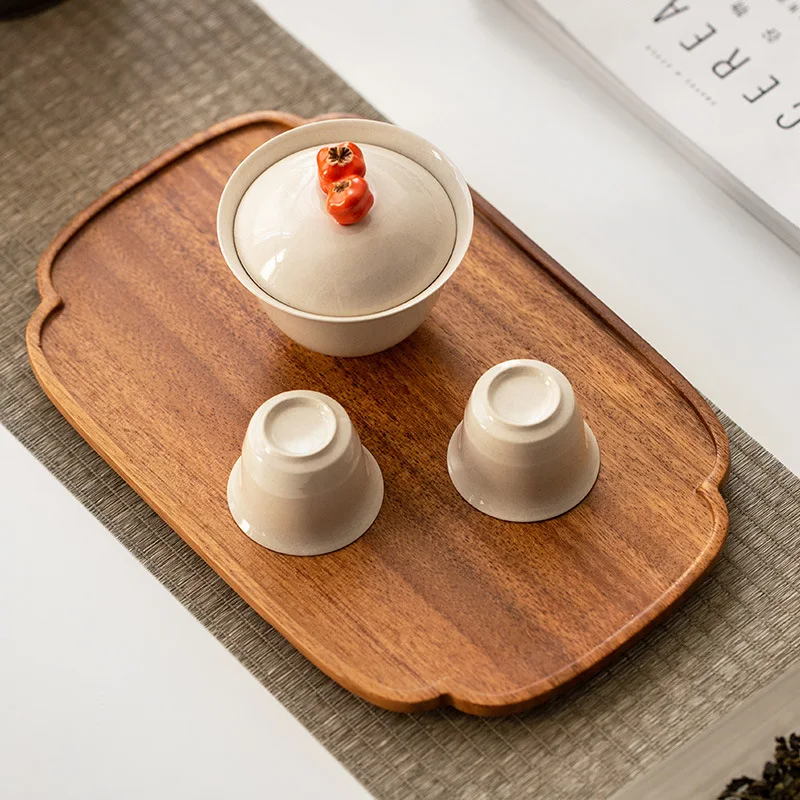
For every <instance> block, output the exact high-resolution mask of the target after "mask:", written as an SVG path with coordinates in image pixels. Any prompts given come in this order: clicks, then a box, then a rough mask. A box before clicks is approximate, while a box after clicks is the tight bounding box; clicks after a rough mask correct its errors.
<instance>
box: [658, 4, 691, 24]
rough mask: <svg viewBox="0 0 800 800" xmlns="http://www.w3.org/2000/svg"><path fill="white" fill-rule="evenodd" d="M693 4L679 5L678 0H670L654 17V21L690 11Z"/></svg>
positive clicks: (661, 20) (660, 20)
mask: <svg viewBox="0 0 800 800" xmlns="http://www.w3.org/2000/svg"><path fill="white" fill-rule="evenodd" d="M690 7H691V6H679V5H678V0H670V2H669V3H667V4H666V5H665V6H664V8H662V9H661V11H659V12H658V14H656V15H655V17H653V22H663V21H664V20H665V19H671V18H672V17H677V16H678V14H680V13H682V12H683V11H688V10H689V8H690Z"/></svg>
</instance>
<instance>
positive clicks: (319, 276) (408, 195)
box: [234, 143, 456, 316]
mask: <svg viewBox="0 0 800 800" xmlns="http://www.w3.org/2000/svg"><path fill="white" fill-rule="evenodd" d="M331 144H332V143H331ZM318 150H319V148H317V147H310V148H307V149H306V150H301V151H300V152H298V153H293V154H292V155H290V156H287V157H286V158H284V159H282V160H281V161H279V162H278V163H277V164H274V165H273V166H271V167H270V168H269V169H268V170H266V171H265V172H263V173H262V174H261V175H259V176H258V178H256V180H255V181H253V183H252V184H251V185H250V187H249V188H248V189H247V191H246V192H245V194H244V197H243V198H242V201H241V203H240V204H239V208H238V210H237V212H236V218H235V222H234V239H235V243H236V251H237V253H238V255H239V259H240V260H241V262H242V264H243V265H244V268H245V269H246V270H247V272H248V274H249V275H250V277H251V278H252V279H253V280H254V281H255V282H256V283H257V284H258V285H259V286H260V287H261V288H262V289H264V291H265V292H267V293H268V294H269V295H271V296H272V297H274V298H275V299H276V300H280V301H281V302H282V303H285V304H286V305H289V306H292V307H293V308H297V309H300V310H301V311H310V312H312V313H315V314H327V315H330V316H357V315H359V314H372V313H374V312H376V311H385V310H386V309H387V308H391V307H392V306H396V305H398V304H400V303H402V302H404V301H405V300H408V299H409V298H411V297H414V296H415V295H418V294H419V293H420V292H421V291H423V290H424V289H426V288H427V287H428V286H430V284H431V283H433V281H434V280H435V279H436V276H437V275H438V274H439V273H440V272H441V271H442V270H443V269H444V265H445V264H446V263H447V260H448V259H449V258H450V254H451V253H452V252H453V245H454V243H455V239H456V218H455V212H454V211H453V206H452V204H451V203H450V200H449V198H448V197H447V193H446V192H445V190H444V189H443V188H442V185H441V184H440V183H439V181H437V180H436V178H434V177H433V175H431V173H430V172H428V171H427V170H425V169H423V168H422V167H421V166H420V165H419V164H417V163H416V161H412V160H411V159H410V158H408V157H406V156H404V155H401V154H400V153H395V152H394V151H392V150H387V149H386V148H384V147H374V146H372V145H364V146H363V147H362V150H363V152H364V158H365V160H366V163H367V178H368V181H369V186H370V189H371V191H372V193H373V195H374V196H375V204H374V205H373V207H372V209H371V210H370V212H369V213H368V214H367V216H366V217H365V218H364V219H363V220H361V221H360V222H358V223H356V224H354V225H346V226H345V225H339V224H338V223H337V222H336V221H335V220H334V219H333V217H331V215H330V214H328V212H327V211H326V210H325V199H326V196H325V195H324V194H323V192H322V190H321V189H320V187H319V181H318V178H317V159H316V156H317V152H318Z"/></svg>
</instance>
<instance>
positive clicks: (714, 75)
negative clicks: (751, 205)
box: [538, 0, 800, 225]
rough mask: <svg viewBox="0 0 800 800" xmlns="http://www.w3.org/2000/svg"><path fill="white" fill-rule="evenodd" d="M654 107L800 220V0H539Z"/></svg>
mask: <svg viewBox="0 0 800 800" xmlns="http://www.w3.org/2000/svg"><path fill="white" fill-rule="evenodd" d="M538 3H539V6H540V7H541V8H542V9H543V10H545V11H546V12H547V13H548V14H550V16H551V17H553V19H554V20H555V21H556V22H558V23H559V25H561V26H562V27H563V29H564V30H565V31H566V32H567V33H569V34H570V35H571V36H572V37H573V38H574V39H575V40H576V41H577V42H578V43H579V44H580V45H582V46H583V47H584V48H585V49H586V50H587V51H588V52H589V53H590V54H591V55H592V56H593V57H594V58H595V59H596V60H597V61H598V62H599V63H600V64H601V65H602V66H603V67H605V68H606V69H607V70H608V71H609V72H610V73H611V74H612V75H613V76H614V77H615V78H617V79H618V80H619V81H620V82H621V83H622V84H623V85H625V86H626V87H627V88H628V89H630V90H631V91H632V92H634V93H635V94H636V95H638V97H639V98H640V99H641V100H642V101H643V102H644V103H645V104H647V105H648V106H649V107H650V108H651V109H652V110H653V111H655V112H656V113H657V114H659V115H660V116H661V117H663V118H664V119H665V120H666V121H667V122H668V123H669V124H671V125H672V126H673V127H675V128H676V129H677V130H678V131H680V132H681V133H683V134H684V135H685V136H686V137H687V138H688V139H690V140H691V141H692V142H693V143H694V144H695V145H697V146H698V147H699V148H700V149H701V150H702V151H704V152H705V153H706V154H707V155H708V156H710V158H712V159H713V160H714V161H716V162H717V163H718V164H719V165H720V166H722V167H723V168H724V169H725V170H727V171H728V172H730V173H731V174H732V175H733V176H734V177H735V178H737V179H738V180H739V181H740V182H741V183H742V184H744V186H745V187H747V188H748V189H749V190H750V191H752V192H753V193H754V194H756V195H758V196H759V197H761V198H762V199H763V200H764V201H765V202H766V203H767V204H768V205H769V206H771V207H772V208H774V209H775V210H776V211H777V212H778V214H780V215H781V216H783V217H785V218H786V219H788V220H789V221H790V222H791V223H792V224H794V225H800V0H637V2H630V0H538Z"/></svg>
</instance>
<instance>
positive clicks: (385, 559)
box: [27, 112, 729, 714]
mask: <svg viewBox="0 0 800 800" xmlns="http://www.w3.org/2000/svg"><path fill="white" fill-rule="evenodd" d="M301 123H302V120H300V119H299V118H297V117H294V116H291V115H286V114H277V113H272V112H257V113H254V114H249V115H246V116H244V117H238V118H236V119H233V120H230V121H228V122H225V123H222V124H220V125H218V126H216V127H214V128H212V129H211V130H209V131H207V132H205V133H202V134H200V135H198V136H196V137H193V138H192V139H190V140H188V141H187V142H184V143H183V144H181V145H179V146H178V147H176V148H174V149H173V150H171V151H169V152H168V153H165V154H164V155H163V156H161V157H160V158H158V159H156V160H155V161H154V162H152V163H151V164H149V165H147V166H145V167H143V168H142V169H141V170H139V171H138V172H137V173H135V174H134V175H132V176H131V177H130V178H128V179H127V180H125V181H123V182H122V183H121V184H119V185H118V186H116V187H115V188H114V189H112V190H111V191H110V192H108V193H107V194H106V195H104V196H103V197H101V198H100V199H99V200H98V201H97V202H96V203H95V204H94V205H92V206H91V207H90V208H89V209H87V210H86V211H85V212H83V213H82V214H81V215H79V216H78V217H77V218H76V219H75V220H74V221H73V222H72V223H71V224H70V225H69V226H68V227H67V228H66V229H65V230H64V231H63V232H62V233H61V234H60V235H59V236H58V238H57V239H56V240H55V241H54V242H53V244H52V245H51V246H50V248H49V249H48V250H47V252H46V253H45V254H44V256H43V258H42V260H41V262H40V264H39V270H38V281H39V289H40V292H41V296H42V302H41V305H40V306H39V308H38V309H37V310H36V312H35V313H34V315H33V317H32V318H31V321H30V324H29V326H28V331H27V337H28V352H29V355H30V359H31V364H32V366H33V369H34V372H35V373H36V376H37V378H38V380H39V382H40V383H41V385H42V386H43V388H44V389H45V391H46V392H47V393H48V395H49V396H50V398H51V399H52V400H53V402H54V403H55V405H56V406H57V407H58V408H59V409H60V410H61V412H62V413H63V414H64V415H65V416H66V417H67V419H68V420H69V421H70V422H71V423H72V424H73V425H74V426H75V428H77V430H78V431H79V432H80V433H81V434H82V435H83V436H84V437H85V438H86V439H87V441H88V442H89V443H90V444H91V445H92V446H93V447H94V448H95V449H96V450H97V451H98V452H99V453H100V454H101V455H102V456H103V457H104V458H105V459H106V461H108V463H109V464H111V466H112V467H113V468H114V469H116V470H117V471H118V472H119V473H120V474H121V475H122V476H123V477H124V478H125V480H127V481H128V483H130V484H131V486H133V488H134V489H135V490H136V491H137V492H138V493H139V494H140V495H141V496H142V497H143V498H144V499H145V500H146V501H147V502H148V503H149V504H150V505H151V506H152V507H153V508H154V509H155V510H156V511H157V512H158V513H159V514H160V515H161V516H162V517H163V518H164V519H165V520H166V521H167V522H168V523H169V524H170V525H171V526H172V527H173V528H174V529H175V531H176V532H177V533H178V534H179V535H180V536H181V537H182V538H183V539H185V540H186V541H187V542H188V543H189V544H190V545H191V546H192V547H193V548H194V549H195V550H196V551H197V552H198V553H199V554H200V555H201V556H202V557H203V558H204V559H205V560H206V561H207V562H208V563H209V564H210V565H211V567H213V568H214V569H215V570H216V571H217V572H218V573H219V574H220V575H221V576H222V577H223V578H224V579H225V580H226V581H227V582H228V583H229V584H230V585H231V586H232V587H233V588H234V589H235V590H236V591H237V592H238V593H239V594H240V595H241V596H242V597H243V598H245V600H246V601H247V602H248V603H250V605H252V606H253V608H255V609H256V610H257V611H258V613H259V614H261V615H262V616H263V617H264V618H265V619H267V620H268V621H269V622H270V623H271V624H272V625H274V626H275V627H276V628H277V629H278V630H279V631H280V632H281V633H282V634H283V635H284V636H286V637H287V638H288V639H289V640H290V641H291V642H292V643H293V644H294V645H295V646H296V647H297V648H298V649H299V650H300V651H301V652H303V653H304V654H305V655H306V656H307V657H308V658H309V659H310V660H311V661H313V662H314V663H315V664H316V665H317V666H318V667H319V668H320V669H321V670H323V671H324V672H325V673H327V674H328V675H329V676H330V677H331V678H333V679H334V680H336V681H338V682H339V683H341V684H342V685H343V686H345V687H346V688H348V689H350V690H351V691H353V692H355V693H357V694H359V695H361V696H362V697H364V698H366V699H367V700H369V701H371V702H373V703H376V704H378V705H380V706H383V707H385V708H389V709H394V710H398V711H413V710H423V709H429V708H433V707H435V706H438V705H443V704H451V705H454V706H456V707H457V708H460V709H462V710H464V711H467V712H469V713H473V714H503V713H512V712H516V711H520V710H523V709H525V708H528V707H530V706H532V705H534V704H536V703H539V702H542V701H543V700H545V699H547V698H549V697H551V696H553V695H554V694H556V693H557V692H559V691H563V690H564V689H565V688H567V687H568V686H570V685H572V684H574V683H575V682H576V681H578V680H579V679H583V678H586V677H587V676H588V675H590V674H591V673H593V672H594V671H596V670H597V669H599V668H600V667H601V666H603V665H604V664H606V663H608V662H609V660H610V659H612V658H613V657H614V656H615V655H617V654H618V653H619V652H620V651H621V649H622V648H624V647H626V646H628V645H630V644H631V643H632V642H633V641H634V640H635V639H636V638H638V637H639V636H640V635H641V634H642V633H643V632H645V631H646V630H647V629H649V628H650V627H651V626H652V625H653V624H654V623H656V622H657V621H658V620H659V619H660V618H662V617H663V616H664V615H665V614H666V613H667V612H668V611H670V609H672V608H673V607H674V606H675V605H676V603H677V602H678V601H679V600H680V598H681V597H682V596H683V595H684V594H685V593H686V592H687V590H689V589H690V588H691V587H692V586H693V585H694V584H695V583H696V582H697V581H698V579H699V578H700V577H701V576H702V575H703V574H704V573H705V571H706V570H707V569H708V568H709V566H710V565H711V564H712V562H713V560H714V558H715V557H716V555H717V554H718V553H719V551H720V548H721V547H722V544H723V541H724V538H725V533H726V529H727V510H726V508H725V504H724V502H723V500H722V498H721V496H720V494H719V491H718V488H719V485H720V483H721V481H722V480H723V478H724V476H725V473H726V471H727V467H728V458H729V455H728V443H727V439H726V437H725V433H724V431H723V428H722V426H721V425H720V423H719V422H718V420H717V418H716V417H715V415H714V414H713V412H712V411H711V409H710V408H709V407H708V405H707V404H706V403H705V402H704V401H703V400H702V398H701V397H700V396H699V395H698V394H697V392H696V391H695V390H694V389H692V388H691V386H689V384H688V383H687V382H686V381H685V380H684V379H683V378H682V377H681V376H680V375H679V374H678V373H677V372H676V371H675V370H674V369H673V368H672V367H671V366H669V365H668V364H667V363H666V362H665V361H664V360H663V359H662V358H661V357H660V356H658V355H657V354H656V353H655V352H654V351H653V350H652V349H651V348H650V347H649V346H648V345H647V344H645V343H644V342H643V341H642V340H641V339H640V338H639V337H638V336H637V335H636V334H634V333H633V332H632V331H631V330H630V329H629V328H628V327H626V326H625V325H624V324H623V323H622V322H621V321H620V320H619V319H618V318H617V317H615V316H614V314H612V313H611V312H610V311H609V310H608V309H607V308H605V307H604V306H603V305H602V304H601V303H599V301H598V300H597V299H596V298H594V297H593V296H592V295H591V294H590V293H589V292H588V291H587V290H586V289H585V288H583V287H582V286H581V285H580V284H579V283H577V281H575V280H574V279H573V278H572V277H571V276H570V275H569V274H568V273H567V272H566V271H565V270H564V269H563V268H562V267H560V266H559V265H557V264H556V263H554V262H553V260H552V259H550V258H549V257H548V256H547V255H546V254H545V253H543V252H542V251H541V250H540V249H539V248H538V247H537V246H536V245H535V244H533V243H532V242H531V241H530V240H528V239H527V238H526V237H525V236H523V235H522V234H521V233H520V232H519V231H518V230H516V229H515V228H514V227H513V226H512V225H511V224H510V223H509V222H508V221H507V220H505V219H504V218H503V217H502V216H501V215H500V214H499V213H498V212H497V211H496V210H495V209H493V208H492V207H491V206H489V205H488V204H487V203H486V202H485V201H483V200H482V199H481V198H479V197H476V198H475V199H476V212H477V213H476V221H475V222H476V224H475V236H474V239H473V242H472V245H471V247H470V250H469V253H468V254H467V257H466V259H465V262H464V263H463V265H462V266H461V268H460V269H459V271H458V272H457V273H456V275H455V277H454V279H453V280H452V281H451V282H450V283H449V284H448V286H447V287H446V288H445V290H444V291H443V292H442V295H441V299H440V301H439V303H438V305H437V306H436V308H435V309H434V311H433V313H432V315H431V317H430V319H429V320H428V321H427V322H426V323H425V324H424V325H423V326H422V328H420V330H419V331H417V332H416V333H415V334H414V335H413V336H411V337H410V338H409V339H407V340H406V341H405V342H403V343H401V344H400V345H398V346H397V347H394V348H393V349H391V350H389V351H387V352H385V353H381V354H378V355H375V356H370V357H367V358H361V359H335V358H330V357H327V356H321V355H317V354H315V353H311V352H309V351H307V350H304V349H303V348H301V347H299V346H297V345H295V344H293V343H292V342H291V341H289V340H288V339H286V338H285V337H284V336H283V335H282V334H281V333H280V332H279V331H278V330H277V329H275V328H274V327H273V326H272V325H271V323H270V322H269V320H268V319H267V317H266V316H265V315H264V314H263V312H262V311H260V310H259V308H258V306H257V301H256V299H255V298H254V297H253V296H252V295H250V294H249V293H248V292H247V291H246V290H245V289H243V288H242V287H241V286H240V285H239V284H238V282H237V281H236V280H235V279H234V277H233V276H232V275H231V274H230V273H229V271H228V268H227V267H226V265H225V263H224V262H223V260H222V257H221V255H220V254H219V251H218V249H217V243H216V235H215V213H216V207H217V201H218V199H219V195H220V193H221V191H222V188H223V186H224V184H225V181H226V180H227V178H228V176H229V175H230V174H231V172H232V171H233V169H234V168H235V167H236V165H237V164H238V163H239V162H240V161H241V160H242V159H243V158H244V157H245V156H246V155H247V154H248V153H250V152H251V151H252V150H253V149H254V148H255V147H257V146H258V145H260V144H261V143H263V142H264V141H266V140H267V139H268V138H270V137H271V136H274V135H276V134H277V133H280V132H281V131H283V130H285V129H286V128H288V127H292V126H295V125H298V124H301ZM676 324H679V321H676ZM698 346H702V343H698ZM518 357H532V358H537V359H541V360H543V361H547V362H549V363H551V364H553V365H555V366H556V367H558V368H559V369H560V370H562V371H563V372H564V373H565V374H566V375H567V376H568V377H569V378H570V380H571V381H572V383H573V385H574V387H575V390H576V393H577V395H578V397H579V399H580V401H581V403H582V405H583V408H584V410H585V412H586V416H587V419H588V421H589V423H590V425H591V426H592V428H593V430H594V432H595V434H596V435H597V439H598V441H599V444H600V448H601V453H602V467H601V471H600V477H599V479H598V482H597V484H596V486H595V488H594V489H593V490H592V492H591V493H590V495H589V497H588V499H587V500H586V501H585V502H584V503H582V504H581V505H580V506H578V507H577V508H576V509H574V510H573V511H570V512H569V513H568V514H565V515H564V516H562V517H559V518H557V519H554V520H550V521H548V522H544V523H537V524H527V525H524V524H513V523H507V522H500V521H498V520H494V519H491V518H489V517H487V516H484V515H482V514H480V513H479V512H478V511H476V510H475V509H473V508H472V507H471V506H469V505H468V504H467V503H466V502H465V501H463V500H462V499H461V497H460V496H459V495H458V493H457V492H456V491H455V489H454V488H453V486H452V484H451V483H450V480H449V478H448V475H447V465H446V452H447V444H448V440H449V438H450V434H451V433H452V431H453V429H454V428H455V426H456V425H457V423H458V422H459V420H460V418H461V415H462V413H463V410H464V406H465V404H466V401H467V398H468V396H469V393H470V391H471V388H472V385H473V383H474V382H475V380H476V379H477V378H478V377H479V376H480V374H481V373H482V372H483V371H484V370H486V369H487V368H488V367H490V366H491V365H492V364H494V363H496V362H498V361H502V360H505V359H508V358H518ZM298 388H304V389H315V390H318V391H322V392H325V393H327V394H330V395H331V396H333V397H335V398H336V399H337V400H339V401H340V402H341V403H342V404H343V405H344V406H345V408H346V409H347V410H348V411H349V412H350V415H351V417H352V419H353V422H354V424H355V425H356V427H357V429H358V431H359V432H360V434H361V438H362V440H363V442H364V444H365V445H366V446H367V447H368V448H369V449H370V450H371V451H372V453H373V454H374V455H375V457H376V458H377V460H378V462H379V464H380V465H381V468H382V469H383V474H384V479H385V483H386V496H385V501H384V505H383V509H382V511H381V513H380V515H379V517H378V519H377V521H376V523H375V524H374V525H373V527H372V528H371V529H370V530H369V531H368V532H367V534H366V535H365V536H363V537H362V538H361V539H359V540H358V541H357V542H356V543H355V544H353V545H351V546H350V547H347V548H345V549H344V550H341V551H339V552H337V553H332V554H329V555H325V556H319V557H315V558H296V557H292V556H283V555H278V554H276V553H272V552H270V551H268V550H265V549H263V548H261V547H259V546H258V545H257V544H255V543H254V542H253V541H251V540H250V539H249V538H248V537H247V536H245V535H244V534H243V533H241V531H239V529H238V528H237V526H236V524H235V523H234V522H233V520H232V519H231V517H230V515H229V513H228V508H227V502H226V483H227V479H228V474H229V471H230V469H231V467H232V466H233V463H234V462H235V460H236V458H237V456H238V454H239V450H240V447H241V442H242V439H243V437H244V433H245V429H246V427H247V423H248V420H249V418H250V415H251V414H252V413H253V412H254V411H255V409H256V408H257V407H258V406H259V405H260V404H261V403H262V402H263V401H264V400H265V399H267V398H268V397H270V396H271V395H274V394H276V393H278V392H281V391H285V390H288V389H298Z"/></svg>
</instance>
